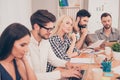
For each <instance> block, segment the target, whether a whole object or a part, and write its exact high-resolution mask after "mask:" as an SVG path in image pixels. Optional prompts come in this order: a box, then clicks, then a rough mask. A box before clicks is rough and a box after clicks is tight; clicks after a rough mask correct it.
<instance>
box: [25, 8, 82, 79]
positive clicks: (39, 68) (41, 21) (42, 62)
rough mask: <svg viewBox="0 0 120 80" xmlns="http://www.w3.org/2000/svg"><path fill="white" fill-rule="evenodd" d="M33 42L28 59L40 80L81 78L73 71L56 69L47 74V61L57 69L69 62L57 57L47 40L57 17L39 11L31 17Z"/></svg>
mask: <svg viewBox="0 0 120 80" xmlns="http://www.w3.org/2000/svg"><path fill="white" fill-rule="evenodd" d="M30 20H31V25H32V31H31V35H32V36H31V42H30V46H29V53H28V56H27V57H28V59H29V61H30V64H31V66H32V67H33V70H34V71H35V73H36V76H37V79H38V80H58V79H61V78H68V77H77V78H78V77H80V73H79V71H77V70H73V69H69V70H68V69H62V70H60V69H56V70H54V71H52V72H46V67H47V61H48V62H50V63H51V64H52V65H54V66H56V67H65V65H66V64H67V63H68V62H67V61H64V60H61V59H59V58H57V57H56V55H55V54H54V52H53V51H52V48H51V45H50V43H49V41H48V40H47V39H48V38H49V36H50V34H51V31H52V30H53V29H54V26H53V24H54V22H55V21H56V18H55V16H54V15H53V14H52V13H50V12H48V11H47V10H38V11H36V12H35V13H33V14H32V16H31V19H30Z"/></svg>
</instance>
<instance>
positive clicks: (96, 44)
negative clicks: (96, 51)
mask: <svg viewBox="0 0 120 80" xmlns="http://www.w3.org/2000/svg"><path fill="white" fill-rule="evenodd" d="M104 41H105V40H98V41H97V42H95V43H93V44H91V45H90V46H88V48H96V47H99V46H100V45H101V44H102V43H103V42H104Z"/></svg>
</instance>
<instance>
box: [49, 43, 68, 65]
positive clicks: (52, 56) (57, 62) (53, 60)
mask: <svg viewBox="0 0 120 80" xmlns="http://www.w3.org/2000/svg"><path fill="white" fill-rule="evenodd" d="M48 44H49V45H48V46H49V55H48V61H49V62H50V63H51V64H52V65H54V66H56V67H65V64H66V62H67V61H65V60H62V59H60V58H58V57H57V56H56V55H55V53H54V52H53V50H52V47H51V45H50V43H49V42H48Z"/></svg>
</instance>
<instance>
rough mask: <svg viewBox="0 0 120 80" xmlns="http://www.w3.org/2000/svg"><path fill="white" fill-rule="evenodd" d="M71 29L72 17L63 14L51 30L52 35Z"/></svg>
mask: <svg viewBox="0 0 120 80" xmlns="http://www.w3.org/2000/svg"><path fill="white" fill-rule="evenodd" d="M72 29H73V19H72V18H71V17H70V16H67V15H63V16H61V17H60V18H59V19H58V20H57V23H56V27H55V29H54V30H53V35H54V34H56V33H57V32H60V33H64V34H66V33H70V32H72Z"/></svg>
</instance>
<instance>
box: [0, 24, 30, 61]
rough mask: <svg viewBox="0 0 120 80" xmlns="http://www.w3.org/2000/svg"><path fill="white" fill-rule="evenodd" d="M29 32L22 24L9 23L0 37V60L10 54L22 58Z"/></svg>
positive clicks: (26, 46)
mask: <svg viewBox="0 0 120 80" xmlns="http://www.w3.org/2000/svg"><path fill="white" fill-rule="evenodd" d="M29 41H30V32H29V30H28V29H27V28H26V27H25V26H24V25H22V24H19V23H13V24H10V25H9V26H8V27H7V28H6V29H5V30H4V31H3V32H2V34H1V37H0V60H4V59H6V58H8V57H9V56H10V55H12V56H13V57H16V58H22V57H23V56H24V54H25V52H26V51H27V50H28V43H29Z"/></svg>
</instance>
